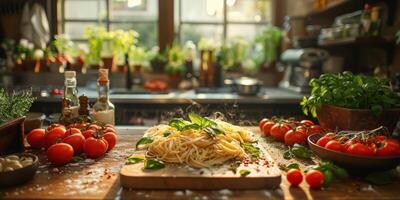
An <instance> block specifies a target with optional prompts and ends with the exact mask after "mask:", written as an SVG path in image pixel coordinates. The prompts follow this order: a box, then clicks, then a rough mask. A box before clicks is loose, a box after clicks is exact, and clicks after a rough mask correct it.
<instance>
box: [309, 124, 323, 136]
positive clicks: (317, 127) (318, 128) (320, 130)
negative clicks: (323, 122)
mask: <svg viewBox="0 0 400 200" xmlns="http://www.w3.org/2000/svg"><path fill="white" fill-rule="evenodd" d="M323 132H324V129H323V128H322V127H321V126H320V125H311V126H310V129H309V134H310V135H312V134H316V133H323Z"/></svg>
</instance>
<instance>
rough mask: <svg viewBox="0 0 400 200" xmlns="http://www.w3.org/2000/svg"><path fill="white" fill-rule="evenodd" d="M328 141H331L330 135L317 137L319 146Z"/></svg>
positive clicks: (323, 145)
mask: <svg viewBox="0 0 400 200" xmlns="http://www.w3.org/2000/svg"><path fill="white" fill-rule="evenodd" d="M329 141H331V138H330V137H326V136H323V137H321V138H319V139H318V141H317V145H318V146H320V147H325V146H326V143H328V142H329Z"/></svg>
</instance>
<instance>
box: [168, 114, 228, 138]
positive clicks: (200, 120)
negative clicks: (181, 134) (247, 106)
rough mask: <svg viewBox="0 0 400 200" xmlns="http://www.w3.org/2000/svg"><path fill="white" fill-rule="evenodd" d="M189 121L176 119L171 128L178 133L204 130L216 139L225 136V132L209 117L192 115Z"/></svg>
mask: <svg viewBox="0 0 400 200" xmlns="http://www.w3.org/2000/svg"><path fill="white" fill-rule="evenodd" d="M188 116H189V119H190V122H189V121H186V120H184V119H182V118H174V119H171V120H170V121H169V123H168V124H169V126H171V127H174V128H175V129H176V130H178V131H184V130H190V129H192V130H203V131H205V132H206V133H207V134H208V135H209V136H210V137H213V138H214V137H215V136H216V135H219V134H225V133H224V131H223V130H222V129H221V128H219V126H218V124H217V123H216V122H214V121H213V120H211V119H209V118H207V117H201V116H200V115H197V114H194V113H190V114H189V115H188Z"/></svg>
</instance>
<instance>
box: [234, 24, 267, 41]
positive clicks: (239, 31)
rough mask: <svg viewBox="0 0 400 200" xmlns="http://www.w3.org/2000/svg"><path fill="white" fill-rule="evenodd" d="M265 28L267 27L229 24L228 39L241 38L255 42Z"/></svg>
mask: <svg viewBox="0 0 400 200" xmlns="http://www.w3.org/2000/svg"><path fill="white" fill-rule="evenodd" d="M265 27H266V25H252V24H244V25H243V24H229V25H228V27H227V31H228V32H227V37H228V38H232V37H236V36H240V37H243V38H244V39H247V40H248V41H250V40H253V39H254V37H255V36H256V34H257V33H260V32H261V31H262V30H263V29H264V28H265Z"/></svg>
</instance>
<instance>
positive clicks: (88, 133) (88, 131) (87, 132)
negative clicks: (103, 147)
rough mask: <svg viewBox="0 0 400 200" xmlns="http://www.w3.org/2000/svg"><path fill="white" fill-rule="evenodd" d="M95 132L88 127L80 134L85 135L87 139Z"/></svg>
mask: <svg viewBox="0 0 400 200" xmlns="http://www.w3.org/2000/svg"><path fill="white" fill-rule="evenodd" d="M95 132H96V131H94V130H92V129H88V130H86V131H83V132H82V135H83V136H84V137H85V139H88V138H90V137H93V135H94V133H95Z"/></svg>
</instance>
